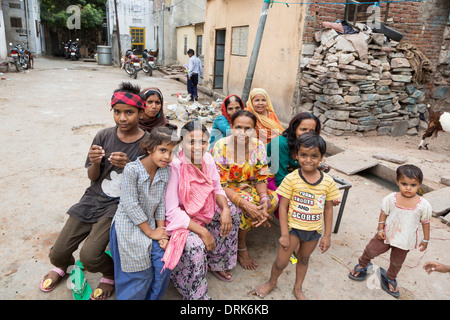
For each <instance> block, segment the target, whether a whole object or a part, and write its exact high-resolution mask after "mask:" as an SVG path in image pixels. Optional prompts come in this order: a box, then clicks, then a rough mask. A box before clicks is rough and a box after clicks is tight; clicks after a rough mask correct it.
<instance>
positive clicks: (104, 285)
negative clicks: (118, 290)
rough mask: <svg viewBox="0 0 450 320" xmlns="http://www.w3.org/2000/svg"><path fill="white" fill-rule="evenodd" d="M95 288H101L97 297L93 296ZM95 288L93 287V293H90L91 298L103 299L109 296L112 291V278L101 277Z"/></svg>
mask: <svg viewBox="0 0 450 320" xmlns="http://www.w3.org/2000/svg"><path fill="white" fill-rule="evenodd" d="M97 289H101V290H102V291H101V294H100V295H99V296H97V297H94V296H95V291H97ZM97 289H95V291H94V293H92V295H91V299H92V300H104V299H107V298H109V297H110V296H111V294H112V293H113V291H114V280H113V279H111V278H110V277H103V278H102V279H101V280H100V283H99V284H98V286H97Z"/></svg>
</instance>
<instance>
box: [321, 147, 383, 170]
mask: <svg viewBox="0 0 450 320" xmlns="http://www.w3.org/2000/svg"><path fill="white" fill-rule="evenodd" d="M327 164H329V165H330V166H331V167H332V168H333V169H335V170H337V171H339V172H342V173H344V174H346V175H353V174H355V173H358V172H361V171H364V170H366V169H369V168H372V167H374V166H376V165H378V161H377V160H375V159H373V158H372V157H370V156H369V155H363V154H359V153H355V152H353V151H344V152H340V153H338V154H335V155H333V156H331V157H328V158H327Z"/></svg>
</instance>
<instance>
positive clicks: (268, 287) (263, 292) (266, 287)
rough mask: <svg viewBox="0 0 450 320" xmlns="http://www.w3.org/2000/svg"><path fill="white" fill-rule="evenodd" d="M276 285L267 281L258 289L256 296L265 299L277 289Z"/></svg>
mask: <svg viewBox="0 0 450 320" xmlns="http://www.w3.org/2000/svg"><path fill="white" fill-rule="evenodd" d="M276 285H277V284H276V283H271V282H270V281H267V282H266V283H263V284H262V285H260V286H257V287H256V289H255V292H254V295H255V296H258V297H260V298H261V299H263V298H264V297H265V296H267V295H268V294H269V292H270V291H272V289H273V288H275V286H276Z"/></svg>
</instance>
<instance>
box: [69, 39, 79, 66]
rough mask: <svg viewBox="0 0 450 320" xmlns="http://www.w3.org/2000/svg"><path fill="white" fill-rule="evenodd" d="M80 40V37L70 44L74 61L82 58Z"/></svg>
mask: <svg viewBox="0 0 450 320" xmlns="http://www.w3.org/2000/svg"><path fill="white" fill-rule="evenodd" d="M78 41H79V39H77V41H74V42H72V43H71V44H70V49H69V50H70V58H71V59H72V61H74V60H78V59H79V58H81V55H80V48H79V47H78Z"/></svg>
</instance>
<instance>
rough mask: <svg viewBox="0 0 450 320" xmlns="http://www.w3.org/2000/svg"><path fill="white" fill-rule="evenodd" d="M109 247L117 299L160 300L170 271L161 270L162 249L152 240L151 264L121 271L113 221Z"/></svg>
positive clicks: (167, 283)
mask: <svg viewBox="0 0 450 320" xmlns="http://www.w3.org/2000/svg"><path fill="white" fill-rule="evenodd" d="M109 249H110V250H111V256H112V258H113V261H114V282H115V288H116V297H117V300H160V299H161V298H162V296H163V295H164V292H166V290H167V286H168V285H169V281H170V274H171V271H170V270H169V269H166V270H164V272H163V273H162V274H161V270H162V268H163V266H164V262H163V261H161V259H162V257H163V256H164V250H163V249H161V247H160V246H159V244H158V241H157V240H153V243H152V251H151V260H152V266H151V267H150V268H148V269H146V270H143V271H137V272H123V271H122V268H121V265H120V255H119V247H118V245H117V235H116V228H115V227H114V223H113V225H112V226H111V233H110V238H109Z"/></svg>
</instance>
